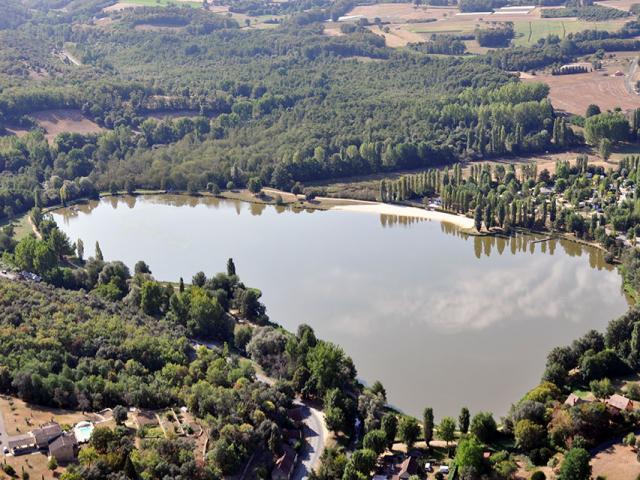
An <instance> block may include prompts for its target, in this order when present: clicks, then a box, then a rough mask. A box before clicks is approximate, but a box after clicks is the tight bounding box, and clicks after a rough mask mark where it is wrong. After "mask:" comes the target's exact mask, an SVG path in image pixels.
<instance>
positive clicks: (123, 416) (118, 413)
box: [112, 405, 127, 425]
mask: <svg viewBox="0 0 640 480" xmlns="http://www.w3.org/2000/svg"><path fill="white" fill-rule="evenodd" d="M112 413H113V419H114V420H115V422H116V425H124V422H126V421H127V408H126V407H123V406H122V405H116V406H115V407H113V410H112Z"/></svg>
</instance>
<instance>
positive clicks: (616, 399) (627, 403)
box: [605, 393, 633, 412]
mask: <svg viewBox="0 0 640 480" xmlns="http://www.w3.org/2000/svg"><path fill="white" fill-rule="evenodd" d="M605 403H606V404H607V407H609V409H610V410H613V411H619V412H621V411H624V410H626V411H631V410H633V402H632V401H631V400H629V399H628V398H627V397H623V396H622V395H618V394H617V393H616V394H613V395H611V396H610V397H609V398H608V399H607V400H606V401H605Z"/></svg>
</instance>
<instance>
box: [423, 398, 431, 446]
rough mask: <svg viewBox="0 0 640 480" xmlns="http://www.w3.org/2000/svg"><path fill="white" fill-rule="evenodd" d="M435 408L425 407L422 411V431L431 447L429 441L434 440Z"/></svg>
mask: <svg viewBox="0 0 640 480" xmlns="http://www.w3.org/2000/svg"><path fill="white" fill-rule="evenodd" d="M433 424H434V422H433V408H429V407H427V408H425V409H424V412H423V413H422V433H423V437H424V441H425V442H426V444H427V448H429V443H430V442H431V440H433Z"/></svg>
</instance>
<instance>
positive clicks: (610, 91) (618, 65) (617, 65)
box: [523, 53, 640, 115]
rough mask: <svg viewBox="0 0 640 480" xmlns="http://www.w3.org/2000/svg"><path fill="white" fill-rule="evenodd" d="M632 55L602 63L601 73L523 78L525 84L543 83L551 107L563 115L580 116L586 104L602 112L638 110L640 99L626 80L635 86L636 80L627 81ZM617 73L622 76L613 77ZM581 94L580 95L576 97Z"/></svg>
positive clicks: (618, 56)
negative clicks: (546, 88)
mask: <svg viewBox="0 0 640 480" xmlns="http://www.w3.org/2000/svg"><path fill="white" fill-rule="evenodd" d="M634 58H635V55H633V54H622V53H620V54H615V55H613V56H611V57H610V58H606V59H605V60H604V61H603V65H602V70H600V71H593V72H589V73H580V74H575V75H557V76H553V75H551V74H544V75H536V76H533V77H530V76H527V78H524V77H523V80H524V81H535V82H540V81H542V82H544V83H546V84H547V85H549V87H550V93H549V98H551V101H552V103H553V105H554V106H555V107H556V108H558V109H560V110H563V111H565V112H569V113H574V114H579V115H583V114H584V112H585V110H586V108H587V107H588V106H589V104H592V103H595V104H597V105H599V106H600V108H601V109H602V110H611V109H614V108H616V107H620V108H622V109H623V110H630V109H633V108H639V107H640V96H638V95H637V94H636V93H634V92H633V91H631V92H630V91H629V90H628V88H627V87H628V86H627V85H626V82H627V80H629V83H630V84H632V85H633V84H634V83H635V80H636V78H635V77H634V78H631V79H628V77H627V75H628V70H629V62H631V61H633V59H634ZM617 71H621V72H624V73H625V75H624V76H614V73H615V72H617ZM576 92H580V95H576Z"/></svg>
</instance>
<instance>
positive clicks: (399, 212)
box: [329, 202, 474, 230]
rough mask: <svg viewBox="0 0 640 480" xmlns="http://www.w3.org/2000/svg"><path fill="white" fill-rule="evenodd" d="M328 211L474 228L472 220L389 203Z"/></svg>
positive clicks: (349, 206) (369, 203)
mask: <svg viewBox="0 0 640 480" xmlns="http://www.w3.org/2000/svg"><path fill="white" fill-rule="evenodd" d="M329 210H330V211H333V210H337V211H347V212H355V213H375V214H379V215H396V216H399V217H411V218H422V219H425V220H435V221H437V222H445V223H450V224H453V225H455V226H457V227H459V228H461V229H464V230H470V229H472V228H473V227H474V221H473V218H469V217H464V216H462V215H454V214H452V213H445V212H438V211H436V210H426V209H423V208H417V207H408V206H404V205H392V204H390V203H379V202H367V203H366V204H365V203H363V204H360V205H336V206H334V207H331V208H330V209H329Z"/></svg>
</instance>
